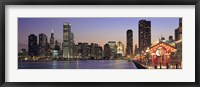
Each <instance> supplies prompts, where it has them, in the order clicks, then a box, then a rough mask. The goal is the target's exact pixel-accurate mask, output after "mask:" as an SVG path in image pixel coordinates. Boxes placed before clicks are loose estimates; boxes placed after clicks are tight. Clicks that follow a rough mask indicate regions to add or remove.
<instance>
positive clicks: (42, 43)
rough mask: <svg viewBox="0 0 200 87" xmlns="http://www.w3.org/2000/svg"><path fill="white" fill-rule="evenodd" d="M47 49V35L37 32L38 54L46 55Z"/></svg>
mask: <svg viewBox="0 0 200 87" xmlns="http://www.w3.org/2000/svg"><path fill="white" fill-rule="evenodd" d="M47 49H48V43H47V35H46V34H43V33H40V34H39V54H40V56H41V57H45V56H47Z"/></svg>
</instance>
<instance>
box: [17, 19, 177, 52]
mask: <svg viewBox="0 0 200 87" xmlns="http://www.w3.org/2000/svg"><path fill="white" fill-rule="evenodd" d="M142 19H145V20H147V21H151V42H152V44H153V43H155V42H156V41H157V40H158V39H159V38H160V37H161V35H162V36H163V37H165V39H167V40H168V37H169V36H170V35H172V36H173V39H174V30H175V29H176V28H178V26H179V25H178V24H179V19H178V18H160V17H158V18H110V17H109V18H18V50H21V49H22V48H25V49H27V50H28V36H29V35H30V34H35V35H36V36H37V38H38V37H39V33H44V34H46V35H47V36H48V42H50V34H51V32H52V30H53V31H54V36H55V40H58V41H59V42H61V43H62V42H63V23H64V22H69V23H70V24H71V31H72V32H73V33H74V41H75V43H76V44H77V43H78V42H87V43H89V44H90V43H97V44H99V45H101V46H102V47H103V45H104V44H105V43H107V42H108V41H116V42H118V41H122V43H123V44H124V47H125V49H126V31H127V30H128V29H132V30H133V46H135V44H137V45H138V21H139V20H142ZM133 50H134V47H133Z"/></svg>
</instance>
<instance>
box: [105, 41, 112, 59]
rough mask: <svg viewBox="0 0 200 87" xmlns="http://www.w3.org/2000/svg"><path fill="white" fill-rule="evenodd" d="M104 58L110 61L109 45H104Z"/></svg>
mask: <svg viewBox="0 0 200 87" xmlns="http://www.w3.org/2000/svg"><path fill="white" fill-rule="evenodd" d="M104 57H105V59H110V57H111V49H110V46H109V44H105V45H104Z"/></svg>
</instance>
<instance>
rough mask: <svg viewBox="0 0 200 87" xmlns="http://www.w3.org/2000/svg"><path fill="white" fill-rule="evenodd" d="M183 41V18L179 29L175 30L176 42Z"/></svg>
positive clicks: (180, 19)
mask: <svg viewBox="0 0 200 87" xmlns="http://www.w3.org/2000/svg"><path fill="white" fill-rule="evenodd" d="M180 39H182V18H179V27H178V28H177V29H175V40H176V41H177V40H180Z"/></svg>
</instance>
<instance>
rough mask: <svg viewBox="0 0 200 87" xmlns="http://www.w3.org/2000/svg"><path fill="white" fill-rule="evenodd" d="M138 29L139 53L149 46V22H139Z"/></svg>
mask: <svg viewBox="0 0 200 87" xmlns="http://www.w3.org/2000/svg"><path fill="white" fill-rule="evenodd" d="M138 27H139V32H138V34H139V37H138V38H139V51H140V52H141V51H144V50H146V48H147V47H150V46H151V21H146V20H140V21H139V23H138Z"/></svg>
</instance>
